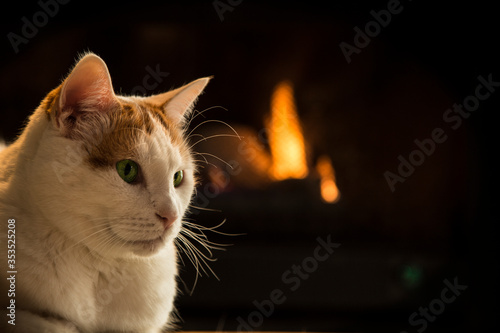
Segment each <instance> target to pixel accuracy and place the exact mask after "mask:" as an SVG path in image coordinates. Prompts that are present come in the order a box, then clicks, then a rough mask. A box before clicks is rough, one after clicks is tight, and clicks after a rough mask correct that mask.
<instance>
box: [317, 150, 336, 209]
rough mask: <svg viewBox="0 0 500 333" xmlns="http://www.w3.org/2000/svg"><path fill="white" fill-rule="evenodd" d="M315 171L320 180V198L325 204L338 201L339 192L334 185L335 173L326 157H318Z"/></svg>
mask: <svg viewBox="0 0 500 333" xmlns="http://www.w3.org/2000/svg"><path fill="white" fill-rule="evenodd" d="M316 170H317V171H318V173H319V176H320V178H321V183H320V187H321V197H322V198H323V200H324V201H325V202H327V203H336V202H337V201H339V199H340V192H339V189H338V187H337V184H336V183H335V171H334V170H333V166H332V162H331V161H330V159H329V158H328V156H324V155H323V156H320V157H319V159H318V163H317V164H316Z"/></svg>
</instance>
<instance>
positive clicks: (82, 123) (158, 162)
mask: <svg viewBox="0 0 500 333" xmlns="http://www.w3.org/2000/svg"><path fill="white" fill-rule="evenodd" d="M208 81H209V78H203V79H199V80H196V81H193V82H191V83H190V84H187V85H185V86H183V87H181V88H179V89H176V90H173V91H170V92H167V93H164V94H159V95H155V96H151V97H124V96H118V95H115V93H114V92H113V87H112V84H111V79H110V76H109V73H108V70H107V67H106V65H105V63H104V62H103V61H102V59H101V58H99V57H98V56H96V55H94V54H87V55H85V56H83V57H82V58H81V59H80V60H79V62H78V63H77V64H76V66H75V67H74V68H73V70H72V71H71V73H70V74H69V76H68V77H67V78H66V79H65V80H64V81H63V83H62V84H61V85H60V86H59V87H57V88H56V89H54V90H53V91H52V92H51V93H49V94H48V95H47V97H46V98H45V99H44V100H43V102H42V103H41V105H40V106H39V107H38V108H37V109H36V111H35V112H34V114H33V115H32V116H31V117H30V119H29V122H28V124H27V126H26V128H25V129H24V131H23V132H22V134H21V135H20V136H19V138H18V139H17V140H16V141H15V142H14V143H13V144H11V145H10V146H8V147H7V148H5V149H4V150H3V151H1V152H0V232H1V235H0V236H1V237H0V263H1V265H0V267H1V269H2V271H3V274H2V276H4V275H5V272H6V271H8V270H9V268H7V267H8V266H7V236H6V235H7V221H8V219H15V221H16V222H15V241H16V243H15V245H16V249H15V250H16V252H15V255H16V257H15V260H16V262H15V263H16V267H15V270H16V271H17V274H16V286H15V305H16V320H15V324H16V325H15V326H12V325H10V324H7V320H9V317H7V316H6V314H5V313H4V312H2V313H3V315H2V318H1V319H0V320H1V322H2V323H1V324H0V328H1V331H2V332H4V331H10V330H12V331H14V332H36V333H39V332H141V333H147V332H151V333H153V332H155V333H157V332H161V331H162V329H164V328H166V327H168V325H169V324H170V321H171V315H172V311H173V301H174V298H175V295H176V290H177V289H176V275H177V252H176V248H175V245H174V239H175V237H176V236H177V235H178V233H179V232H180V230H181V223H182V221H181V219H182V217H183V215H184V213H185V211H186V209H187V207H188V205H189V202H190V200H191V197H192V194H193V190H194V183H195V179H194V171H195V170H194V169H195V165H194V162H193V158H192V155H191V152H190V148H189V146H188V144H187V142H186V140H185V138H184V132H183V126H184V125H185V119H186V116H187V114H189V112H190V111H191V110H192V108H193V104H194V103H195V101H196V99H197V97H198V96H199V95H200V94H201V92H202V91H203V89H204V87H205V86H206V84H207V83H208ZM123 159H131V160H134V161H135V162H137V163H138V164H139V166H140V175H139V180H138V181H137V182H135V183H133V184H129V183H126V182H125V181H124V180H123V179H121V178H120V176H119V175H118V173H117V170H116V167H115V165H116V163H117V162H118V161H120V160H123ZM179 170H183V172H184V179H183V182H182V184H181V185H180V186H178V187H174V185H173V177H174V174H175V173H176V172H177V171H179ZM0 286H1V291H0V292H1V296H0V299H1V300H2V305H1V306H2V309H3V311H5V309H6V307H7V305H9V304H10V303H8V302H9V301H10V299H11V298H7V291H8V289H9V285H8V281H7V280H6V279H5V278H2V279H1V283H0Z"/></svg>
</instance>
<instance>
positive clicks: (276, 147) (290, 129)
mask: <svg viewBox="0 0 500 333" xmlns="http://www.w3.org/2000/svg"><path fill="white" fill-rule="evenodd" d="M267 127H268V129H269V146H270V148H271V155H272V165H271V168H270V170H269V173H270V176H271V178H273V179H274V180H283V179H287V178H299V179H301V178H305V177H306V176H307V174H308V168H307V161H306V151H305V144H304V136H303V134H302V128H301V126H300V121H299V117H298V115H297V111H296V108H295V101H294V98H293V88H292V86H291V84H290V82H288V81H283V82H281V83H279V84H278V85H277V86H276V88H275V90H274V92H273V96H272V100H271V117H270V119H269V120H268V121H267Z"/></svg>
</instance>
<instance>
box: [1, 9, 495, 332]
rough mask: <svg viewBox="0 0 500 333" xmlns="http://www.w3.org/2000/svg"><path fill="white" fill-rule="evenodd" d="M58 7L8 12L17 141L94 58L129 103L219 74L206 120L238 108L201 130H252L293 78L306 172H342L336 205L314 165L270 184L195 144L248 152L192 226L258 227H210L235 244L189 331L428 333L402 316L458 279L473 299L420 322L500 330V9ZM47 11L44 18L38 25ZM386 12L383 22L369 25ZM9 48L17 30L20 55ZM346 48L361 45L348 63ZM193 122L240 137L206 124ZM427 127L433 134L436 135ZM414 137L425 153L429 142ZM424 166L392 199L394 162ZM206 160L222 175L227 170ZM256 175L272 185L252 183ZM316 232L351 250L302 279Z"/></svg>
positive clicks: (246, 166)
mask: <svg viewBox="0 0 500 333" xmlns="http://www.w3.org/2000/svg"><path fill="white" fill-rule="evenodd" d="M41 3H44V4H45V2H43V0H42V2H41ZM46 3H50V6H49V5H43V6H42V5H40V3H36V2H33V3H31V4H19V3H17V4H13V5H12V7H11V8H9V9H8V10H7V9H4V10H2V14H1V15H2V17H1V27H2V35H3V36H4V37H3V42H2V43H1V48H2V51H1V52H2V53H1V57H2V58H1V62H0V98H1V101H2V103H1V105H2V109H1V111H0V112H1V117H0V118H1V119H2V121H1V125H0V134H1V135H2V136H3V137H4V138H5V139H7V140H13V139H14V138H15V135H16V134H17V133H19V130H20V128H21V127H22V124H23V122H24V121H25V119H26V117H27V116H28V115H29V114H30V113H31V112H32V110H34V108H36V106H37V105H38V103H39V101H40V100H41V99H42V98H43V96H44V95H45V94H47V93H48V92H49V91H50V90H51V89H52V88H54V87H55V86H57V85H58V84H59V83H60V82H61V79H62V78H63V77H64V75H66V74H67V73H68V70H69V68H71V66H72V65H73V63H74V60H75V59H76V58H77V57H78V54H79V53H81V52H85V51H89V50H90V51H93V52H95V53H97V54H98V55H100V56H101V57H102V58H103V59H104V60H105V61H106V62H107V64H108V67H109V70H110V72H111V76H112V78H113V83H114V85H115V90H116V91H117V92H119V93H123V94H130V93H132V92H142V91H143V89H141V87H143V86H144V83H143V82H144V81H143V80H144V79H145V77H146V76H147V75H148V73H149V72H150V71H151V70H156V71H160V72H161V73H162V75H160V76H159V77H160V79H159V82H158V85H157V87H154V89H151V90H148V91H147V93H156V92H161V91H165V90H168V89H170V88H172V87H177V86H180V85H182V84H184V83H186V82H188V81H190V80H193V79H196V78H198V77H202V76H207V75H214V80H213V81H212V82H211V83H210V84H209V86H208V88H207V90H206V93H205V94H204V95H203V96H202V97H201V98H200V100H199V103H198V107H197V109H198V110H204V109H206V108H209V107H213V106H221V107H223V108H225V109H227V110H223V109H222V108H214V109H212V110H210V111H207V112H206V113H205V114H204V115H205V116H206V117H207V118H205V119H202V117H199V118H198V119H196V120H195V121H194V122H193V124H192V127H194V126H196V124H199V123H201V121H203V120H206V119H217V120H222V121H225V122H227V123H228V124H230V125H231V126H233V127H235V128H237V129H238V130H240V131H245V133H248V135H249V136H257V135H258V133H261V130H262V129H263V128H265V123H264V119H265V117H266V115H267V114H268V113H269V108H270V106H269V105H270V104H269V103H270V98H271V93H272V90H273V88H274V87H275V85H276V84H277V83H278V82H280V81H282V80H284V79H287V80H290V81H291V82H292V83H293V85H294V88H295V99H296V103H297V108H298V112H299V116H300V118H301V120H302V124H303V127H304V135H305V137H306V140H307V144H308V161H309V165H310V166H311V167H313V166H314V163H315V161H316V159H317V157H318V156H320V155H324V154H326V155H328V156H329V157H330V158H331V160H332V162H333V164H334V166H335V170H336V175H337V182H338V186H339V188H340V191H341V193H342V198H341V200H340V201H339V202H338V203H337V204H334V205H328V204H324V203H322V202H321V200H320V198H319V194H318V179H317V177H316V176H315V175H314V172H311V175H310V176H309V177H308V178H307V179H306V180H302V181H285V182H275V183H270V184H267V185H262V184H264V183H262V184H260V181H261V180H262V179H259V178H258V177H257V176H255V175H252V174H251V170H252V168H253V166H252V164H253V163H254V162H253V161H252V159H251V158H249V154H250V153H248V152H244V150H242V149H241V142H240V141H238V140H237V139H234V138H221V139H216V140H213V141H211V142H206V143H205V142H204V143H201V144H200V145H199V146H198V147H197V148H198V149H200V150H203V151H207V152H211V153H213V154H215V155H217V156H220V157H223V158H224V159H226V160H237V161H239V162H240V165H241V166H242V172H241V173H239V174H238V175H236V174H235V173H234V174H233V173H231V172H230V171H227V175H229V176H228V177H227V178H228V184H226V185H225V186H224V188H218V189H217V191H216V193H215V192H214V191H212V192H210V187H209V185H210V184H212V183H213V182H211V181H210V179H209V177H208V175H207V173H208V171H207V170H210V166H208V165H207V167H206V169H204V171H202V173H201V175H202V176H203V178H202V182H201V184H200V186H199V188H198V196H197V197H196V199H195V203H196V204H197V205H198V206H205V205H206V208H210V209H215V210H220V212H211V211H202V210H193V214H192V216H191V217H190V218H192V219H194V220H195V221H196V222H197V223H199V224H201V225H205V226H214V225H217V224H218V223H219V222H221V221H222V220H224V219H227V222H226V224H225V225H224V226H222V227H221V228H220V229H219V230H221V231H222V232H229V233H245V235H243V236H235V237H229V236H222V235H217V234H215V235H209V237H210V239H211V240H214V241H217V242H222V243H233V244H235V245H234V246H232V247H228V248H227V251H226V252H218V251H216V253H215V256H216V257H218V258H219V260H218V261H217V262H214V263H213V264H211V265H212V267H213V268H214V271H215V272H216V273H217V275H218V276H219V278H220V281H217V280H216V279H215V278H214V277H213V276H212V277H209V278H207V277H206V276H205V275H206V274H203V275H204V277H203V278H201V279H200V280H199V281H198V285H197V286H196V289H195V290H194V293H193V295H192V296H190V295H188V293H187V292H186V294H185V295H183V296H181V297H180V298H179V310H180V313H181V316H182V317H183V318H184V319H185V323H184V324H181V327H183V328H185V329H198V330H201V329H206V330H215V329H217V328H219V329H226V330H230V329H233V330H234V329H236V328H237V327H238V325H241V324H240V321H238V318H243V320H245V321H246V322H247V323H249V322H250V324H249V325H251V323H253V324H255V325H253V326H254V327H253V328H254V329H265V330H266V329H272V330H287V329H297V330H300V329H307V330H330V331H338V330H349V331H352V330H367V331H379V330H380V331H382V330H383V331H388V330H392V331H397V330H399V331H402V330H407V331H408V332H415V331H416V330H417V329H418V328H421V327H422V326H421V325H422V324H419V325H412V323H411V322H409V321H408V318H409V316H410V315H411V314H412V313H413V312H418V311H419V307H421V306H422V307H424V306H429V304H430V302H432V301H433V300H435V299H438V298H439V297H440V295H441V291H442V290H443V288H445V287H446V284H445V283H444V282H443V281H444V280H445V279H447V280H448V281H452V282H453V279H454V278H457V279H458V281H459V283H460V284H463V285H467V286H468V288H467V289H466V290H465V291H463V292H462V294H461V295H460V296H459V297H457V299H456V300H455V301H454V302H451V303H450V304H447V305H446V308H445V310H443V312H442V313H439V315H437V316H436V317H437V319H435V320H434V321H431V320H427V322H428V327H427V330H428V331H432V330H436V331H451V330H453V331H462V330H464V331H465V330H471V329H474V330H476V329H478V327H482V328H486V327H487V326H488V325H489V324H490V323H491V322H492V318H494V314H495V308H493V307H492V306H490V305H489V304H488V303H487V302H486V299H485V296H486V295H496V289H497V287H496V281H498V279H497V278H498V271H497V262H498V260H497V259H494V258H492V256H491V253H492V252H494V250H495V249H496V248H497V245H496V244H497V242H496V232H494V231H493V230H494V224H495V222H496V217H495V215H494V211H493V202H494V201H493V200H494V197H493V193H494V192H493V191H492V190H493V189H492V187H493V185H492V184H493V180H494V179H495V177H494V173H493V168H494V165H495V164H494V163H493V161H492V159H493V156H494V152H495V151H496V148H494V146H493V143H494V141H493V140H494V139H493V133H494V127H496V123H495V122H494V121H493V120H492V119H493V114H494V111H496V109H497V106H498V95H497V94H498V92H495V91H494V90H495V89H498V87H497V85H495V82H498V81H500V72H499V71H498V66H496V64H497V59H498V55H499V54H498V53H499V52H498V51H497V49H498V37H497V36H498V32H499V31H498V30H499V29H498V24H497V18H496V14H495V10H494V9H493V8H492V5H489V4H487V3H484V4H483V3H482V2H478V1H474V2H472V1H468V2H462V3H456V2H450V3H449V4H443V3H439V4H437V3H436V2H430V1H401V3H400V4H399V5H396V2H395V1H377V2H357V3H356V4H353V3H351V2H348V1H345V2H341V3H339V2H336V3H335V4H332V3H329V4H321V3H316V2H310V3H304V2H300V3H299V2H280V1H278V2H272V3H269V2H250V1H232V2H230V1H218V2H217V1H205V2H202V1H194V2H180V1H179V2H176V3H173V2H172V3H169V2H141V3H139V2H131V1H122V2H119V3H116V4H113V5H112V4H111V3H106V5H104V3H103V2H92V1H87V2H82V1H71V2H68V3H67V4H59V5H58V6H57V8H56V6H54V5H53V4H54V3H55V2H50V1H47V2H46ZM230 3H232V4H233V5H231V4H230ZM216 5H217V6H219V7H218V8H219V12H220V11H224V9H222V8H223V7H224V6H229V7H224V8H228V9H227V10H226V11H224V12H223V13H222V14H220V13H218V11H217V9H216ZM47 6H49V7H47ZM43 7H46V8H49V9H48V11H49V14H50V15H45V16H44V15H43V14H40V12H41V11H42V12H43V10H44V9H43ZM388 7H389V9H390V10H391V11H392V12H393V14H391V16H390V19H389V17H388V16H387V13H388V11H387V10H388ZM382 10H384V11H382ZM46 11H47V10H46ZM219 14H220V15H219ZM221 15H222V16H221ZM375 16H377V17H378V18H379V20H381V22H382V21H383V24H378V23H377V24H376V23H373V22H375ZM44 17H45V18H47V19H46V20H45V19H44ZM221 17H222V18H223V20H221ZM34 20H35V22H38V23H39V24H38V25H39V27H36V26H35V30H34V31H32V30H30V28H29V27H27V26H26V25H27V23H26V22H31V23H32V22H34ZM36 20H38V21H36ZM45 21H46V22H45ZM367 24H368V26H367ZM382 25H385V27H384V26H382ZM356 27H357V28H359V29H361V30H365V28H366V27H368V29H373V30H370V31H371V32H369V34H371V35H372V36H371V37H369V36H368V37H369V40H368V39H367V38H366V37H365V38H363V36H361V37H359V36H358V35H359V33H358V32H357V31H358V30H356V29H355V28H356ZM377 27H378V28H377ZM13 33H14V34H16V36H17V37H13V36H14V35H13ZM12 38H24V39H22V42H21V43H16V42H14V44H16V45H15V46H13V43H12V42H11V40H12ZM16 40H19V41H20V40H21V39H16ZM342 43H348V44H349V45H350V46H349V47H355V46H356V43H357V45H358V47H357V48H356V50H355V51H354V52H353V53H351V54H350V56H349V57H350V59H347V58H346V56H345V54H343V51H342V47H341V46H340V45H343V47H344V49H345V48H346V47H348V46H346V44H342ZM166 73H168V75H167V74H166ZM479 77H482V79H479ZM488 79H489V80H490V81H493V84H491V85H490V86H489V87H490V89H491V91H488V92H490V94H489V96H488V97H485V98H484V100H481V101H480V102H479V104H478V105H477V106H476V105H473V104H470V105H471V106H469V108H473V109H475V111H474V112H471V113H470V115H466V116H459V117H458V116H457V113H454V114H453V115H454V118H450V116H451V114H450V113H448V112H449V111H448V110H449V109H450V108H451V109H453V108H454V105H455V104H463V103H474V100H473V99H471V96H472V97H474V96H476V94H477V90H476V89H477V87H478V85H480V84H483V86H484V80H486V81H488ZM482 82H483V83H482ZM486 89H487V88H486ZM480 91H481V92H482V93H486V90H485V88H482V90H480ZM459 121H460V123H459ZM212 125H213V124H212ZM440 130H441V131H440ZM200 131H201V132H202V133H223V132H224V133H226V132H228V129H227V127H226V128H224V127H217V126H211V125H210V124H207V125H206V126H201V127H200ZM436 131H437V132H436ZM433 133H434V134H433ZM436 133H439V134H436ZM433 136H434V140H437V141H439V142H434V143H433V144H431V143H430V141H429V140H430V139H432V138H433ZM415 140H417V141H418V142H421V143H422V142H425V143H427V145H424V148H419V146H418V144H417V143H416V142H415ZM261 143H262V144H263V146H264V147H266V145H267V142H265V140H264V142H261ZM421 145H422V144H421ZM425 149H427V153H425ZM415 151H423V152H424V153H425V154H422V153H415ZM412 154H413V155H412ZM417 155H419V156H423V158H421V159H422V161H421V162H420V160H419V162H418V164H419V165H418V166H415V167H414V169H415V170H414V171H411V170H409V171H408V172H407V173H408V174H407V175H405V176H402V175H399V176H400V177H402V179H400V180H403V179H404V182H402V181H401V182H397V183H395V185H394V188H393V189H391V186H389V184H388V182H387V179H386V176H385V175H387V174H386V172H388V171H389V172H391V173H393V174H398V168H402V169H401V170H404V167H401V166H400V163H401V160H400V159H398V158H403V159H405V160H409V159H410V157H411V156H413V158H417V157H415V156H417ZM400 156H401V157H400ZM210 162H211V164H214V165H218V167H219V169H220V170H224V165H223V164H220V163H219V161H218V160H216V159H214V160H210ZM245 177H247V178H245ZM248 179H250V183H252V182H253V183H254V184H260V185H259V186H254V187H252V186H249V185H248V183H249V181H248ZM245 184H246V185H245ZM207 186H208V187H207ZM329 237H330V238H329ZM318 238H320V239H322V240H323V241H325V240H326V239H328V238H329V239H331V241H332V242H334V243H338V244H340V246H339V247H338V248H336V249H335V252H334V253H332V254H331V255H330V256H328V258H327V259H325V260H324V261H318V260H316V261H317V267H314V266H310V267H309V268H310V270H311V272H310V273H308V274H307V278H306V277H305V275H303V277H300V275H298V273H297V274H295V275H293V274H292V275H287V272H288V270H293V268H292V267H294V265H300V264H301V263H305V265H307V264H308V263H309V264H311V265H312V261H309V262H308V259H307V258H311V257H314V253H315V252H314V251H315V248H316V247H317V246H318V244H321V241H318ZM306 259H307V260H306ZM184 261H187V259H186V258H184ZM313 268H314V269H313ZM303 274H305V273H303ZM209 275H210V274H209ZM292 276H294V277H295V278H297V276H299V277H300V278H299V280H293V279H292V280H290V278H291V277H292ZM181 277H182V278H183V280H184V281H185V282H186V285H187V288H186V289H189V288H191V287H192V284H193V283H194V277H195V273H194V271H193V269H192V268H191V267H190V266H189V264H186V267H185V268H184V269H183V272H182V275H181ZM287 277H288V278H287ZM292 281H295V282H297V281H299V282H300V285H297V284H296V283H295V282H292ZM295 287H297V288H296V289H294V288H295ZM292 289H294V290H292ZM273 290H280V291H282V292H283V295H282V297H281V298H279V297H278V299H279V301H277V302H276V303H280V304H274V305H273V306H272V310H270V308H269V306H268V307H267V308H265V305H266V304H267V305H269V304H270V303H269V300H270V299H272V297H271V296H270V293H271V292H272V291H273ZM491 297H493V296H491ZM266 301H267V302H266ZM256 304H257V305H256ZM259 304H260V305H259ZM262 304H264V305H262ZM434 304H437V303H436V302H434ZM262 306H264V308H260V307H262ZM434 306H436V305H434ZM266 311H267V312H269V313H268V316H266ZM436 311H437V310H436ZM259 312H260V313H264V315H263V316H262V322H260V319H259V318H261V317H259V316H260V315H258V314H256V313H259ZM437 312H439V311H437ZM252 316H253V317H252ZM252 320H253V321H252ZM260 324H262V325H260Z"/></svg>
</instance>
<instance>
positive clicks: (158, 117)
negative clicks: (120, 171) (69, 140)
mask: <svg viewBox="0 0 500 333" xmlns="http://www.w3.org/2000/svg"><path fill="white" fill-rule="evenodd" d="M118 98H119V101H120V109H119V110H116V111H115V112H113V113H112V114H110V115H109V128H108V130H107V133H104V134H103V136H102V138H101V140H100V141H99V142H97V144H96V145H94V146H93V147H92V149H91V150H90V152H89V153H90V154H89V162H90V163H91V165H93V166H94V167H106V166H110V165H113V164H114V163H116V160H117V159H122V158H139V157H141V156H143V155H144V153H148V147H149V149H151V148H155V150H156V152H157V153H158V152H161V151H164V150H165V149H166V148H167V147H177V148H179V150H182V151H184V150H185V143H184V140H183V139H182V132H181V131H180V129H179V128H177V127H176V126H175V125H173V124H172V123H171V122H170V121H169V120H168V119H167V117H166V116H165V114H164V111H163V109H162V108H161V107H160V106H156V105H154V104H151V103H149V102H148V101H145V100H143V99H140V98H133V97H121V96H120V97H118ZM161 147H163V149H161ZM158 148H160V149H158Z"/></svg>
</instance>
